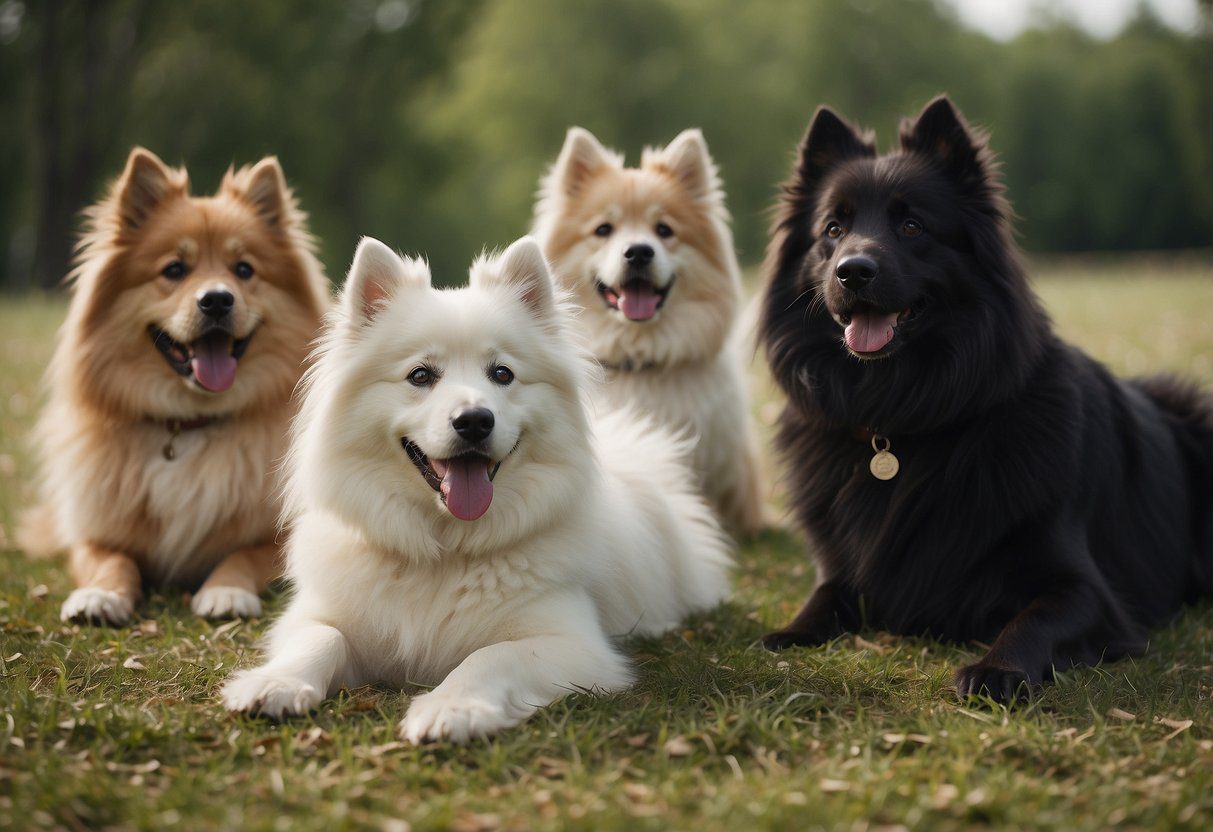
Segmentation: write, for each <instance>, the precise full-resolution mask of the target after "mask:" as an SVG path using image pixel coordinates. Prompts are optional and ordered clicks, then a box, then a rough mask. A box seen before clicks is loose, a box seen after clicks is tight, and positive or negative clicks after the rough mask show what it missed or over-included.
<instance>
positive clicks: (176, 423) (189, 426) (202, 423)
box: [143, 416, 224, 460]
mask: <svg viewBox="0 0 1213 832" xmlns="http://www.w3.org/2000/svg"><path fill="white" fill-rule="evenodd" d="M223 418H224V417H222V416H195V417H194V418H192V419H158V418H156V417H153V416H148V417H146V418H144V420H143V421H145V422H148V423H150V424H153V425H159V426H160V427H163V428H164V429H165V430H167V431H168V441H167V442H165V443H164V447H163V448H161V449H160V453H162V454H163V455H164V458H165V459H167V460H173V459H176V458H177V451H176V449H174V448H173V443H174V442H175V441H177V437H178V436H180V435H181V434H182V433H184V432H186V431H191V430H201V429H202V428H208V427H210V426H211V425H213V424H215V423H216V422H220V421H222V420H223Z"/></svg>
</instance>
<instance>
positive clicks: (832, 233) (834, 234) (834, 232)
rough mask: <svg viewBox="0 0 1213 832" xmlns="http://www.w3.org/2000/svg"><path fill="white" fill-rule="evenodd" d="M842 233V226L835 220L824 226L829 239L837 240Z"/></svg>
mask: <svg viewBox="0 0 1213 832" xmlns="http://www.w3.org/2000/svg"><path fill="white" fill-rule="evenodd" d="M842 234H843V231H842V226H841V225H839V224H838V223H836V222H832V223H830V224H829V225H827V226H826V236H827V237H829V238H830V239H831V240H837V239H838V238H839V237H841V236H842Z"/></svg>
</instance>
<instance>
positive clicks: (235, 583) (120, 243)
mask: <svg viewBox="0 0 1213 832" xmlns="http://www.w3.org/2000/svg"><path fill="white" fill-rule="evenodd" d="M87 218H88V224H87V229H86V232H85V234H84V236H83V238H82V240H81V243H80V246H79V250H78V259H77V265H76V268H75V269H74V270H73V272H72V274H71V275H70V276H69V280H70V282H71V284H72V289H73V297H72V302H71V305H70V308H69V310H68V315H67V319H66V321H65V323H64V324H63V327H62V329H61V330H60V333H59V337H58V343H57V346H56V350H55V353H54V357H53V358H52V360H51V364H50V367H49V368H48V371H47V376H46V385H47V392H48V401H47V404H46V406H45V409H44V410H43V412H42V415H41V418H40V421H39V423H38V427H37V431H36V440H37V443H38V445H39V450H40V452H41V456H42V464H43V468H42V483H41V485H42V498H43V504H42V507H41V508H39V509H37V510H36V511H35V512H33V513H31V515H30V516H28V517H27V521H28V522H26V523H25V524H24V530H23V531H24V534H23V535H22V540H21V542H22V545H23V547H24V548H25V549H26V550H27V551H29V552H31V553H33V554H41V553H48V552H51V551H56V550H59V549H63V548H66V549H67V550H68V552H69V568H70V570H71V572H72V576H73V579H74V580H75V582H76V584H77V586H78V587H79V588H78V589H77V590H76V591H75V592H74V593H73V594H72V596H71V597H70V598H69V599H68V600H67V601H66V602H65V603H64V606H63V611H62V614H63V617H64V618H65V619H68V618H83V619H91V620H98V621H102V622H106V623H112V624H120V623H122V622H124V621H126V620H127V619H128V618H129V617H130V615H131V613H132V612H133V609H134V605H135V603H136V602H137V601H138V599H139V596H140V592H141V585H142V584H143V583H152V584H164V583H173V584H179V585H183V586H188V587H190V588H194V589H197V590H198V591H197V592H196V594H195V596H194V602H193V606H194V611H195V612H196V613H198V614H200V615H210V616H228V615H256V614H258V613H259V612H260V603H259V600H258V598H257V595H258V593H259V592H260V591H261V589H262V588H263V587H264V585H265V583H266V582H267V581H268V580H269V579H270V578H272V577H273V576H274V574H276V570H277V560H278V549H277V545H276V542H275V525H276V520H277V515H278V511H279V503H278V496H277V491H278V489H277V483H276V474H275V464H276V462H277V460H278V458H279V457H280V456H281V454H282V452H283V451H284V450H285V436H286V432H287V426H288V422H289V419H290V416H291V397H292V392H293V390H294V387H295V384H296V383H297V381H298V379H299V376H300V374H301V372H302V367H303V363H304V360H305V358H306V355H307V350H308V345H309V343H310V341H311V339H312V337H313V336H314V334H315V332H316V330H317V328H318V326H319V323H320V320H321V318H322V316H323V314H324V312H325V310H326V309H327V307H328V303H329V297H328V284H327V281H326V279H325V277H324V275H323V272H322V270H321V267H320V265H319V263H318V261H317V260H316V257H315V255H314V251H313V250H314V244H313V242H312V239H311V237H310V235H309V234H308V231H307V228H306V224H305V219H306V218H305V215H304V214H303V213H302V212H301V211H300V210H299V208H298V206H297V204H296V202H295V200H294V198H293V196H292V194H291V192H290V190H289V189H288V188H287V186H286V182H285V180H284V178H283V175H282V169H281V168H280V167H279V165H278V162H277V160H276V159H274V158H266V159H263V160H262V161H261V162H259V163H258V164H256V165H254V166H251V167H244V168H241V169H239V170H230V169H229V171H228V172H227V174H226V175H225V176H224V178H223V182H222V184H221V185H220V187H219V190H218V192H217V193H216V194H215V195H214V196H210V197H195V196H191V195H190V193H189V181H188V176H187V174H186V172H185V170H184V169H172V168H168V167H166V166H165V165H164V163H162V162H161V161H160V160H159V159H158V158H157V157H156V156H155V155H153V154H152V153H150V152H148V151H146V150H144V149H142V148H136V149H135V150H133V151H132V152H131V155H130V157H129V159H128V160H127V164H126V169H125V171H124V172H123V174H122V175H121V177H119V178H118V180H117V181H116V182H115V183H114V185H113V187H112V188H111V190H110V192H109V194H108V196H107V197H106V198H105V199H103V200H102V201H101V202H99V203H98V204H97V205H95V206H93V207H92V208H91V209H89V210H88V212H87ZM175 262H177V263H180V264H181V267H182V271H183V274H181V275H176V274H175V273H172V276H169V274H166V273H165V270H166V268H168V267H169V266H170V264H173V263H175ZM241 263H243V264H247V266H248V267H250V268H251V269H252V274H251V276H237V274H236V271H237V265H238V264H241ZM174 268H175V267H174ZM241 268H243V267H241ZM170 273H171V270H170ZM207 291H227V292H229V293H230V294H231V300H232V308H231V312H230V314H229V316H228V317H227V318H226V319H224V320H223V322H222V323H223V326H224V327H226V328H227V329H225V330H224V331H225V332H226V331H227V330H230V336H226V335H224V334H223V333H216V331H215V329H214V325H213V322H212V321H211V319H209V318H208V317H207V316H206V315H204V314H203V313H202V312H201V311H200V308H199V299H200V298H201V296H202V294H203V293H204V292H207ZM208 326H210V327H211V329H210V330H208V329H207V327H208ZM151 327H155V328H157V329H158V330H161V331H163V333H165V334H166V335H167V336H168V337H169V338H171V339H172V340H173V341H175V342H178V344H179V345H181V346H186V345H188V348H189V350H190V353H189V355H191V356H192V355H194V352H193V350H194V344H195V343H201V342H202V341H203V339H204V338H210V337H211V336H212V335H213V336H214V337H216V338H223V337H228V338H229V340H228V341H227V343H228V344H230V345H233V346H232V349H235V347H234V345H235V344H239V343H240V339H244V338H248V339H249V340H248V341H247V350H246V352H244V354H243V355H242V356H241V357H240V358H239V361H238V362H237V365H236V366H237V369H236V371H235V377H234V381H232V382H231V386H230V388H228V389H226V390H224V391H223V392H210V391H209V390H206V389H203V386H202V382H201V381H200V380H199V378H197V377H195V375H194V374H193V372H192V371H187V370H185V369H184V367H185V366H190V365H188V364H185V365H183V367H182V369H179V370H178V369H174V367H173V366H170V363H169V361H167V360H166V357H165V356H164V355H162V354H161V352H160V350H159V349H158V348H157V346H156V344H155V343H154V340H153V336H152V334H151V332H152V330H151V329H150V328H151ZM231 354H234V353H231ZM174 420H182V421H193V422H194V424H191V425H187V426H186V429H184V430H181V431H180V432H178V433H177V435H176V436H174V434H173V431H172V427H173V424H174ZM211 420H213V421H211ZM168 445H171V448H172V450H171V455H172V456H173V458H171V459H170V458H167V457H168V456H169V455H170V453H169V452H166V446H168Z"/></svg>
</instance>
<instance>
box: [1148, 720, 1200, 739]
mask: <svg viewBox="0 0 1213 832" xmlns="http://www.w3.org/2000/svg"><path fill="white" fill-rule="evenodd" d="M1154 722H1155V723H1157V724H1158V725H1165V726H1167V727H1168V728H1174V729H1175V730H1174V731H1172V732H1171V733H1169V734H1167V735H1166V736H1165V737H1163V738H1162V741H1163V742H1170V741H1171V740H1173V739H1175V738H1176V737H1178V736H1179V735H1180V734H1182V733H1183V732H1184V731H1187V730H1188V729H1189V728H1191V727H1192V726H1193V725H1195V724H1196V723H1194V722H1193V721H1192V720H1190V719H1167V718H1166V717H1161V716H1156V717H1154Z"/></svg>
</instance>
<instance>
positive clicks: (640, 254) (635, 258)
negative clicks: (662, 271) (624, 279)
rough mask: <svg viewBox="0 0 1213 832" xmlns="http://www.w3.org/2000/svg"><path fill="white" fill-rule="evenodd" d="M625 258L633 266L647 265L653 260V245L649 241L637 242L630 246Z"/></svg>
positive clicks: (624, 254)
mask: <svg viewBox="0 0 1213 832" xmlns="http://www.w3.org/2000/svg"><path fill="white" fill-rule="evenodd" d="M623 259H624V260H627V261H628V265H631V266H636V267H640V266H647V265H648V264H649V263H651V262H653V247H652V246H651V245H649V244H648V243H636V244H635V245H630V246H628V250H627V251H625V252H624V253H623Z"/></svg>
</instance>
